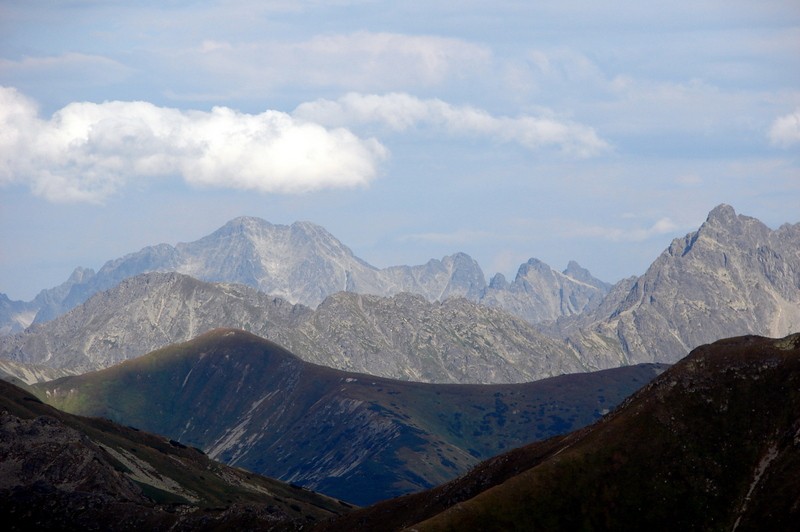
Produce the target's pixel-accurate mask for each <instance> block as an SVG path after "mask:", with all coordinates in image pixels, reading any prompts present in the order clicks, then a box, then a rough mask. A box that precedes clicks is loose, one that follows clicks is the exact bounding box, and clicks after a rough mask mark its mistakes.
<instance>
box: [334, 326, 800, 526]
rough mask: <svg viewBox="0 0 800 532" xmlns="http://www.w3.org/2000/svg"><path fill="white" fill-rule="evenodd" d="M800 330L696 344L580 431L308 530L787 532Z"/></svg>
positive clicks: (799, 393)
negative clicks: (779, 335)
mask: <svg viewBox="0 0 800 532" xmlns="http://www.w3.org/2000/svg"><path fill="white" fill-rule="evenodd" d="M799 435H800V335H798V334H795V335H793V336H789V337H786V338H784V339H781V340H773V339H768V338H762V337H755V336H745V337H738V338H732V339H728V340H722V341H718V342H715V343H714V344H711V345H704V346H702V347H699V348H697V349H695V350H694V351H693V352H692V353H691V354H690V355H689V356H688V357H686V358H685V359H684V360H682V361H681V362H679V363H677V364H675V365H674V366H673V367H672V368H670V369H669V370H667V371H666V372H664V373H663V374H662V375H660V376H659V377H658V378H656V379H655V380H654V381H652V382H651V383H650V384H648V385H647V386H645V387H644V388H642V389H641V390H639V391H638V392H637V393H635V394H634V395H633V396H632V397H631V398H629V399H628V400H626V401H625V402H624V403H623V404H622V405H621V406H620V407H619V408H618V409H617V410H615V411H614V412H612V413H611V414H609V415H608V416H606V417H604V418H603V419H602V420H600V421H598V422H597V423H596V424H594V425H591V426H589V427H587V428H585V429H582V430H579V431H576V432H573V433H571V434H569V435H566V436H560V437H556V438H553V439H550V440H547V441H544V442H539V443H535V444H532V445H529V446H525V447H522V448H519V449H516V450H514V451H511V452H509V453H507V454H503V455H500V456H497V457H495V458H493V459H491V460H488V461H486V462H484V463H482V464H481V465H479V466H478V467H476V468H475V469H473V470H472V471H470V472H469V473H468V474H467V475H465V476H463V477H461V478H459V479H457V480H454V481H452V482H450V483H447V484H445V485H442V486H439V487H437V488H435V489H433V490H430V491H427V492H423V493H419V494H415V495H409V496H406V497H403V498H398V499H395V500H392V501H386V502H384V503H382V504H380V505H376V506H373V507H371V508H367V509H364V510H362V511H358V512H356V513H353V514H351V515H348V516H346V517H344V518H342V519H341V520H337V521H334V522H332V523H328V524H327V525H325V526H321V527H320V530H356V529H358V530H399V529H404V528H409V529H413V530H420V531H424V530H773V531H782V530H796V527H797V523H798V522H800V476H798V474H797V472H798V471H800V436H799Z"/></svg>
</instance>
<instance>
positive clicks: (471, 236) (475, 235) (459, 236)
mask: <svg viewBox="0 0 800 532" xmlns="http://www.w3.org/2000/svg"><path fill="white" fill-rule="evenodd" d="M492 236H493V234H492V233H491V232H489V231H474V230H469V229H459V230H457V231H452V232H449V233H417V234H411V235H405V236H403V237H401V238H400V239H399V240H400V241H401V242H427V243H435V244H449V245H454V244H457V245H464V244H469V243H470V242H475V241H480V240H486V239H487V238H492Z"/></svg>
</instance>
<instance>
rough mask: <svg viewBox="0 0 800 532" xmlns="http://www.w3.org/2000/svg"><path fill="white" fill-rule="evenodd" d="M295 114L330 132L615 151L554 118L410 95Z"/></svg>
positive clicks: (363, 98) (355, 97) (365, 97)
mask: <svg viewBox="0 0 800 532" xmlns="http://www.w3.org/2000/svg"><path fill="white" fill-rule="evenodd" d="M292 114H293V116H296V117H302V118H305V119H308V120H314V121H315V122H319V123H321V124H325V125H327V126H330V127H335V126H352V125H357V124H380V125H383V126H385V127H387V128H389V129H391V130H393V131H406V130H408V129H410V128H413V127H417V126H433V127H437V128H440V129H442V130H443V131H445V132H447V133H448V134H449V135H453V136H483V137H487V138H491V139H495V140H497V141H499V142H506V143H515V144H519V145H521V146H523V147H525V148H528V149H531V150H539V149H544V148H555V149H557V150H560V151H562V152H565V153H567V154H570V155H575V156H578V157H590V156H593V155H597V154H599V153H602V152H604V151H607V150H608V149H609V148H610V146H609V144H608V143H607V142H606V141H604V140H603V139H602V138H600V136H599V135H598V134H597V133H596V132H595V131H594V129H592V128H591V127H589V126H586V125H583V124H579V123H575V122H571V121H566V120H559V119H556V118H550V117H535V116H526V115H523V116H517V117H506V116H493V115H492V114H490V113H489V112H487V111H485V110H483V109H479V108H476V107H472V106H455V105H451V104H449V103H447V102H444V101H442V100H439V99H420V98H417V97H415V96H412V95H410V94H405V93H390V94H385V95H375V94H358V93H349V94H346V95H345V96H343V97H341V98H339V99H337V100H326V99H320V100H316V101H313V102H308V103H304V104H302V105H300V106H298V107H297V109H295V111H294V112H293V113H292Z"/></svg>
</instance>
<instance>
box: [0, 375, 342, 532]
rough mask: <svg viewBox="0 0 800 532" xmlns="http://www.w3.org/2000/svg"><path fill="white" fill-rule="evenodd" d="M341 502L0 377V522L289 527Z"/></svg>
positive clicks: (61, 526) (336, 509)
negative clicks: (70, 410) (45, 399)
mask: <svg viewBox="0 0 800 532" xmlns="http://www.w3.org/2000/svg"><path fill="white" fill-rule="evenodd" d="M349 509H350V508H349V507H348V506H346V505H343V504H342V503H340V502H338V501H335V500H333V499H329V498H327V497H323V496H320V495H317V494H314V493H311V492H309V491H306V490H302V489H299V488H296V487H292V486H290V485H288V484H284V483H282V482H277V481H274V480H271V479H267V478H264V477H261V476H259V475H255V474H251V473H247V472H244V471H242V470H238V469H234V468H231V467H227V466H225V465H222V464H220V463H218V462H214V461H212V460H210V459H209V458H208V457H207V456H205V455H204V454H203V453H202V452H200V451H199V450H198V449H194V448H189V447H186V446H184V445H182V444H180V443H178V442H176V441H169V440H166V439H164V438H163V437H160V436H154V435H152V434H148V433H145V432H141V431H139V430H136V429H133V428H127V427H123V426H120V425H117V424H115V423H112V422H111V421H108V420H104V419H92V418H83V417H79V416H73V415H70V414H65V413H63V412H60V411H58V410H55V409H54V408H51V407H49V406H47V405H45V404H43V403H42V402H41V401H39V400H38V399H37V398H36V397H35V396H33V395H31V394H29V393H27V392H25V391H23V390H21V389H20V388H17V387H15V386H13V385H11V384H9V383H6V382H3V381H0V522H2V523H3V529H4V530H166V529H170V528H177V529H183V530H198V529H200V530H205V529H208V530H210V529H220V528H227V529H239V530H242V529H259V530H290V529H296V528H298V527H300V525H303V524H308V523H309V522H312V521H314V520H319V519H321V518H323V517H326V516H330V515H332V514H334V513H341V512H345V511H348V510H349Z"/></svg>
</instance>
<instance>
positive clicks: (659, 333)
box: [0, 205, 800, 383]
mask: <svg viewBox="0 0 800 532" xmlns="http://www.w3.org/2000/svg"><path fill="white" fill-rule="evenodd" d="M170 269H172V270H176V271H172V272H166V271H164V272H161V270H170ZM151 270H159V272H153V271H151ZM142 271H150V273H146V274H138V275H135V276H134V277H128V276H129V275H134V274H137V273H138V272H142ZM178 271H183V272H185V273H178ZM189 275H192V276H193V277H189ZM196 277H199V278H202V279H213V280H221V279H225V280H233V281H237V282H238V283H244V284H237V285H233V284H230V283H217V282H215V283H209V282H208V281H200V280H198V279H196ZM253 285H255V286H253ZM256 286H257V287H258V288H256ZM103 287H108V288H106V289H105V290H104V291H102V292H97V290H100V289H101V288H103ZM264 290H266V291H267V292H265V291H264ZM337 290H338V291H337ZM332 291H335V292H334V293H330V292H332ZM361 292H367V293H361ZM374 293H378V294H380V295H374ZM89 294H94V295H91V297H89V299H88V300H86V301H84V302H82V303H80V304H78V305H77V306H75V307H74V308H72V310H70V311H69V312H67V313H66V314H60V315H58V317H56V318H54V319H52V320H49V321H47V322H43V323H36V324H34V325H33V326H31V327H29V328H27V329H26V330H25V331H24V332H18V333H16V334H9V335H5V336H0V357H2V358H4V359H6V360H9V361H11V362H13V363H14V364H25V365H28V364H33V365H38V366H46V367H50V368H54V369H59V370H65V371H67V372H73V373H74V372H80V371H88V370H93V369H98V368H103V367H108V366H110V365H112V364H115V363H117V362H120V361H122V360H126V359H129V358H133V357H136V356H140V355H142V354H144V353H146V352H149V351H151V350H153V349H157V348H159V347H163V346H166V345H169V344H170V343H173V342H180V341H186V340H189V339H191V338H193V337H195V336H196V335H198V334H201V333H203V332H205V331H207V330H210V329H212V328H215V327H234V328H240V329H244V330H247V331H250V332H252V333H254V334H257V335H259V336H263V337H265V338H268V339H270V340H273V341H275V342H276V343H278V344H280V345H283V346H285V347H287V348H288V349H290V350H291V351H292V352H294V353H296V354H297V355H299V356H300V357H301V358H303V359H304V360H307V361H310V362H315V363H320V364H323V365H328V366H331V367H335V368H339V369H344V370H348V371H358V372H365V373H371V374H374V375H378V376H385V377H391V378H399V379H409V380H418V381H425V382H454V383H501V382H523V381H527V380H533V379H539V378H543V377H548V376H553V375H558V374H562V373H571V372H579V371H589V370H594V369H604V368H612V367H618V366H621V365H626V364H635V363H639V362H654V361H657V362H667V363H672V362H675V361H677V360H679V359H680V358H682V357H683V356H684V355H685V354H686V353H688V352H689V351H690V350H691V349H692V348H693V347H696V346H698V345H702V344H704V343H709V342H712V341H714V340H717V339H719V338H725V337H731V336H735V335H739V334H742V333H749V334H759V335H765V336H772V337H780V336H784V335H786V334H789V333H791V332H794V331H796V330H798V329H800V224H795V225H789V224H786V225H784V226H782V227H780V228H779V229H777V230H772V229H770V228H768V227H766V226H765V225H764V224H762V223H761V222H759V221H758V220H756V219H754V218H750V217H747V216H742V215H737V214H736V213H735V212H734V210H733V209H732V208H731V207H729V206H727V205H720V206H719V207H717V208H715V209H714V210H713V211H711V213H709V215H708V219H707V220H706V222H705V223H703V224H702V225H701V226H700V228H699V229H698V230H697V231H696V232H693V233H690V234H688V235H686V236H685V237H684V238H680V239H675V240H674V241H673V242H672V244H671V245H670V246H669V247H668V248H667V249H665V251H664V252H663V253H662V254H661V256H660V257H658V258H657V260H656V261H655V262H654V263H653V264H652V265H651V266H650V268H648V270H647V272H645V274H644V275H642V276H640V277H638V278H637V277H632V278H629V279H625V280H622V281H620V282H619V283H617V284H616V285H614V286H613V287H610V286H608V285H606V284H605V283H602V282H600V281H598V280H596V279H594V278H593V277H592V276H591V274H590V273H589V272H588V271H586V270H585V269H583V268H581V267H580V266H579V265H577V264H576V263H570V264H569V266H568V267H567V269H566V270H565V271H564V272H561V273H559V272H556V271H554V270H552V269H551V268H550V267H549V266H547V265H545V264H544V263H542V262H540V261H537V260H536V259H531V260H530V261H528V262H527V263H526V264H523V265H522V266H521V267H520V269H519V272H518V274H517V277H516V278H515V280H514V281H513V282H510V283H509V282H508V281H506V280H505V279H504V278H503V277H502V276H501V275H497V276H495V277H494V278H493V279H492V280H491V282H490V283H489V284H488V285H486V284H485V282H484V280H483V273H482V272H481V271H480V268H479V267H478V266H477V264H476V263H475V262H474V261H473V260H472V259H470V258H469V257H467V256H466V255H463V254H456V255H453V256H451V257H445V259H443V260H441V261H430V262H429V263H428V264H426V265H424V266H415V267H408V266H403V267H394V268H387V269H383V270H379V269H377V268H373V267H371V266H369V265H368V264H366V263H365V262H363V261H361V260H359V259H357V258H355V257H354V256H353V254H352V252H350V251H349V250H348V249H347V248H346V247H344V246H343V245H342V244H341V243H339V242H338V241H337V240H336V239H334V238H333V237H332V236H330V234H328V233H327V232H326V231H324V230H323V229H322V228H320V227H318V226H314V225H313V224H308V223H296V224H293V225H292V226H290V227H287V226H273V225H270V224H268V223H266V222H263V221H262V220H257V219H254V218H239V219H236V220H233V221H232V222H230V223H229V224H227V225H226V226H224V227H223V228H221V229H220V230H218V231H217V232H215V233H213V234H212V235H209V236H208V237H205V238H203V239H201V240H198V241H197V242H193V243H190V244H179V245H178V246H176V247H172V246H166V245H161V246H155V247H151V248H145V249H144V250H142V251H140V252H139V253H135V254H132V255H128V256H126V257H123V258H121V259H118V260H116V261H111V262H109V263H107V264H106V265H105V266H104V267H103V268H102V269H101V270H100V272H98V273H96V274H95V273H94V272H90V271H86V270H80V271H76V273H75V274H74V275H73V276H72V277H71V278H70V280H69V281H68V282H67V283H65V284H64V285H62V286H61V287H58V289H53V290H50V291H43V292H42V294H40V296H38V297H37V299H36V300H34V302H31V303H20V302H16V303H15V302H9V301H8V300H7V299H5V300H3V299H0V312H6V314H7V315H6V318H7V319H9V320H10V319H11V318H9V316H10V314H8V313H11V314H13V313H14V312H17V314H14V316H16V318H15V319H16V320H17V321H16V322H14V323H17V325H19V323H22V322H24V321H25V320H24V319H23V318H22V317H21V316H23V317H26V318H25V319H31V317H32V315H33V310H32V307H31V306H30V305H34V306H35V304H38V303H37V301H38V302H39V303H41V302H42V301H47V302H49V303H48V304H50V303H52V304H53V305H55V306H52V305H51V306H49V307H46V308H51V309H55V308H56V307H59V305H58V304H57V302H58V301H62V302H67V303H64V305H62V306H61V307H59V308H60V309H61V310H63V308H66V307H69V306H71V305H73V304H77V302H78V301H82V300H83V299H84V298H85V297H88V296H89ZM326 294H329V295H326ZM387 294H394V295H387ZM59 298H61V299H59ZM297 300H304V301H308V302H313V303H314V305H312V306H308V305H305V304H302V303H296V302H295V301H297ZM26 305H28V306H26ZM23 307H24V308H25V309H27V310H25V311H24V312H23V311H22V310H20V309H22V308H23ZM62 307H63V308H62ZM14 309H16V310H14ZM61 310H59V312H61ZM39 312H40V313H39V317H40V318H41V317H42V316H43V314H42V313H43V312H44V313H45V314H47V312H48V311H46V310H45V309H44V308H43V309H42V310H40V311H39ZM53 312H54V314H58V312H55V311H53ZM37 319H38V318H37ZM541 320H550V321H547V322H545V321H541ZM12 321H13V320H12ZM7 328H8V329H10V328H13V327H12V326H11V325H8V327H7ZM14 368H15V369H14V371H16V373H13V371H12V370H5V371H6V372H10V371H11V372H12V373H13V374H14V375H16V376H17V377H19V378H21V379H23V380H26V381H30V377H31V376H35V375H42V376H43V375H45V374H46V372H41V371H39V370H31V369H26V368H25V367H23V366H18V365H17V366H14Z"/></svg>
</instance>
